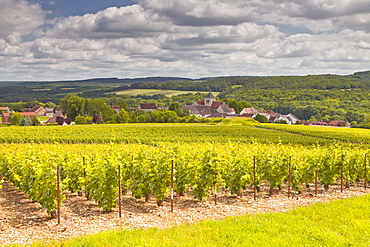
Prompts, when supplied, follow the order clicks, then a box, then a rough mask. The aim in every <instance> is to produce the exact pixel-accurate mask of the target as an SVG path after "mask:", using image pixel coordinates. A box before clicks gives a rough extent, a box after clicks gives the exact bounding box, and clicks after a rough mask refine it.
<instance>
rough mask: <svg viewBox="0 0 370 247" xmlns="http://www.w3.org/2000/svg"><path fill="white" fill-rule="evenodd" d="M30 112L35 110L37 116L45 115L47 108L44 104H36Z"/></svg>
mask: <svg viewBox="0 0 370 247" xmlns="http://www.w3.org/2000/svg"><path fill="white" fill-rule="evenodd" d="M30 112H33V113H34V114H35V116H45V113H46V109H45V108H44V107H42V106H34V107H32V108H31V109H30Z"/></svg>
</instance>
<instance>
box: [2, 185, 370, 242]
mask: <svg viewBox="0 0 370 247" xmlns="http://www.w3.org/2000/svg"><path fill="white" fill-rule="evenodd" d="M268 191H269V188H268V187H267V186H264V187H262V190H261V192H259V193H258V196H257V200H256V201H255V200H254V198H253V190H252V189H251V188H247V189H246V190H244V191H243V194H242V197H237V196H230V195H229V193H228V191H223V192H220V193H218V194H217V205H215V202H214V197H213V196H210V198H209V200H206V201H203V202H199V201H198V200H196V199H194V198H193V196H191V195H190V193H189V194H186V195H185V196H175V207H174V212H171V211H170V200H169V199H165V200H164V203H163V206H161V207H159V206H157V204H156V200H155V198H151V199H150V201H149V202H145V201H144V199H140V200H137V199H135V198H133V197H132V195H131V193H130V192H129V193H128V194H127V195H125V196H123V197H122V217H121V218H119V217H118V208H115V209H113V210H112V212H109V213H106V212H103V210H102V209H101V208H99V207H98V206H97V204H96V203H95V202H93V201H88V200H87V199H86V198H85V197H80V196H78V195H77V193H71V192H68V191H65V192H64V194H65V196H66V200H65V201H64V202H63V205H62V208H61V224H60V225H58V221H57V219H56V218H52V217H50V216H49V215H48V214H47V213H46V212H45V211H43V210H41V205H40V204H38V203H37V202H32V201H31V200H29V199H28V198H27V196H25V195H24V194H23V193H22V192H19V191H17V190H16V189H15V188H14V187H13V186H12V185H11V184H9V183H8V182H5V183H4V184H3V188H2V189H1V190H0V244H22V245H23V244H30V243H32V242H34V241H38V240H42V241H47V240H50V239H57V240H63V239H66V238H71V237H76V236H81V235H86V234H94V233H97V232H100V231H107V230H117V229H135V228H149V227H157V228H165V227H170V226H176V225H180V224H191V223H194V222H197V221H201V220H220V219H222V218H225V217H227V216H236V215H245V214H259V213H269V212H285V211H288V210H291V209H294V208H297V207H302V206H308V205H310V204H313V203H318V202H328V201H331V200H336V199H344V198H349V197H353V196H361V195H364V194H367V193H368V191H369V190H368V191H364V189H363V188H361V187H360V186H352V187H350V188H346V189H344V191H343V193H341V192H340V188H339V186H338V185H336V186H335V185H334V186H331V187H330V190H329V191H327V192H325V191H324V190H323V188H322V187H320V189H319V191H318V192H319V193H318V195H317V196H315V195H314V191H313V186H311V187H310V188H308V189H305V191H303V193H302V194H298V193H297V192H292V197H291V198H288V197H287V188H286V186H285V187H283V189H282V190H280V191H279V190H274V195H272V196H270V195H269V194H268Z"/></svg>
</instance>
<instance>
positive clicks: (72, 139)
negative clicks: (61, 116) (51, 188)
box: [0, 124, 370, 146]
mask: <svg viewBox="0 0 370 247" xmlns="http://www.w3.org/2000/svg"><path fill="white" fill-rule="evenodd" d="M268 126H269V127H271V126H272V125H268ZM273 126H275V125H273ZM276 126H282V127H281V128H283V127H284V128H295V127H298V128H300V129H302V130H304V128H302V127H305V126H288V125H276ZM316 129H317V128H316ZM325 129H328V128H325ZM328 131H329V130H328ZM291 132H294V130H293V129H292V130H291ZM311 132H312V136H302V135H297V134H292V133H287V132H277V131H273V130H267V129H260V128H256V127H253V126H234V125H204V124H203V125H201V124H125V125H85V126H78V125H76V126H47V127H39V126H37V127H27V128H20V127H6V128H0V143H30V142H33V143H71V144H73V143H76V144H79V143H86V144H95V143H112V142H113V143H140V144H147V145H156V143H159V142H174V143H193V142H217V143H227V142H238V143H254V142H256V141H257V142H258V143H266V144H268V143H275V144H277V143H283V144H301V145H316V144H320V145H325V146H328V145H332V144H333V140H339V141H344V142H348V141H351V142H363V143H370V135H369V132H368V131H367V130H354V129H341V130H339V129H338V132H335V133H336V134H335V133H334V134H331V136H328V134H327V133H325V132H320V133H319V134H314V132H313V131H310V132H309V133H311ZM355 134H356V135H355ZM313 135H315V136H313ZM351 136H353V137H352V138H351V139H348V138H349V137H351ZM357 137H358V138H359V139H358V141H356V138H357Z"/></svg>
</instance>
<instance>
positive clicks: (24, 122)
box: [19, 116, 32, 126]
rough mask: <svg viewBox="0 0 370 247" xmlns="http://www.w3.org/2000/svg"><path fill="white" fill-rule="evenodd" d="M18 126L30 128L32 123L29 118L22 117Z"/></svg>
mask: <svg viewBox="0 0 370 247" xmlns="http://www.w3.org/2000/svg"><path fill="white" fill-rule="evenodd" d="M19 125H20V126H32V121H31V119H30V117H29V116H22V119H21V122H20V123H19Z"/></svg>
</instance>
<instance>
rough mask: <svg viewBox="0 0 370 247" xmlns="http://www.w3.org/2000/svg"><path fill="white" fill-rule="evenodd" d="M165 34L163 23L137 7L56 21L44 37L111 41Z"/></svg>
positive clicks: (165, 26)
mask: <svg viewBox="0 0 370 247" xmlns="http://www.w3.org/2000/svg"><path fill="white" fill-rule="evenodd" d="M165 31H169V30H168V23H167V21H166V20H165V19H163V18H162V17H160V16H159V15H158V14H156V13H152V12H151V11H146V10H144V9H143V8H142V7H141V6H139V5H132V6H127V7H121V8H116V7H111V8H108V9H105V10H103V11H99V12H98V13H96V14H85V15H84V16H72V17H68V18H62V19H57V20H56V23H55V26H54V27H53V28H52V29H50V30H49V31H47V35H48V36H51V37H57V38H89V39H102V38H108V39H109V38H111V39H114V38H122V37H143V36H153V35H155V34H156V33H158V32H165Z"/></svg>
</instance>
